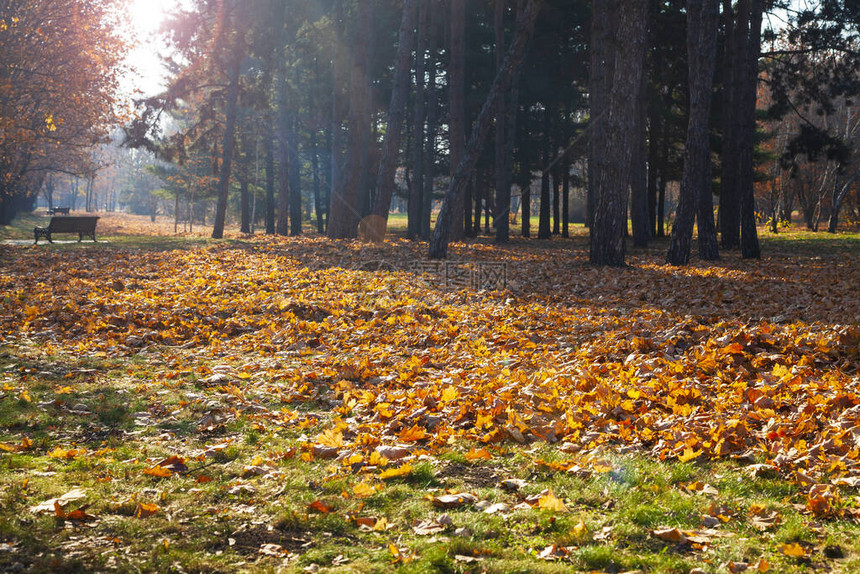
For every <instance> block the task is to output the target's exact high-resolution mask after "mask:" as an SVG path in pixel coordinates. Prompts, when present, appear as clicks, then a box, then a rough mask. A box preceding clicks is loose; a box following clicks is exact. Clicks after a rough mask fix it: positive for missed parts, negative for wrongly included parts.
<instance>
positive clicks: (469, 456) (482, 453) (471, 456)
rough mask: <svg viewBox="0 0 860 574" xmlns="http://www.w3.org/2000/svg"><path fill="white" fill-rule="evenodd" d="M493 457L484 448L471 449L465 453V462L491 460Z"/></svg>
mask: <svg viewBox="0 0 860 574" xmlns="http://www.w3.org/2000/svg"><path fill="white" fill-rule="evenodd" d="M492 459H493V455H492V454H490V451H488V450H487V449H485V448H480V449H474V448H473V449H472V450H470V451H469V452H467V453H466V460H492Z"/></svg>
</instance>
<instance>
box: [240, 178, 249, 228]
mask: <svg viewBox="0 0 860 574" xmlns="http://www.w3.org/2000/svg"><path fill="white" fill-rule="evenodd" d="M239 211H240V223H239V231H241V232H242V233H246V234H249V233H251V198H250V194H249V193H248V179H247V178H245V177H243V178H242V179H241V180H240V181H239Z"/></svg>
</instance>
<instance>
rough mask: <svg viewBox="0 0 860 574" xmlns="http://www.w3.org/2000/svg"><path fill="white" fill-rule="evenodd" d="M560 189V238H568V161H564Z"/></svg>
mask: <svg viewBox="0 0 860 574" xmlns="http://www.w3.org/2000/svg"><path fill="white" fill-rule="evenodd" d="M562 169H563V170H564V171H563V172H562V184H561V185H562V187H561V236H562V237H570V160H568V159H565V160H564V167H563V168H562Z"/></svg>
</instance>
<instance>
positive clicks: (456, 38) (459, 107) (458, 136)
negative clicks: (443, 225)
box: [448, 0, 471, 241]
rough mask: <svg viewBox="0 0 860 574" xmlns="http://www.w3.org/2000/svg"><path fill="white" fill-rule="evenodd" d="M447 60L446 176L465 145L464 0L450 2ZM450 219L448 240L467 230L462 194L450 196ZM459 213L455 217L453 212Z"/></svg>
mask: <svg viewBox="0 0 860 574" xmlns="http://www.w3.org/2000/svg"><path fill="white" fill-rule="evenodd" d="M450 14H451V17H450V18H451V21H450V48H449V51H450V59H449V62H448V97H449V106H450V110H449V115H448V120H449V124H450V125H449V126H448V130H449V132H448V133H449V138H450V142H449V146H450V152H449V153H450V158H449V159H450V163H451V166H450V176H451V177H452V178H453V177H454V172H455V171H456V170H457V166H459V165H460V160H461V159H462V158H463V151H464V149H465V147H466V0H451V1H450ZM453 201H454V203H453V205H452V208H451V209H452V213H453V214H454V218H453V219H452V220H451V239H452V240H453V241H460V240H462V239H463V238H464V237H465V235H466V231H467V227H468V228H471V223H469V224H468V225H467V224H466V221H467V220H469V215H468V213H466V212H467V211H469V210H467V209H466V205H468V203H467V202H466V198H465V194H460V195H458V196H457V197H455V198H454V200H453ZM458 213H461V214H463V217H459V216H458V215H457V214H458Z"/></svg>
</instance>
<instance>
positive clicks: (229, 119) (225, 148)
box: [212, 53, 242, 239]
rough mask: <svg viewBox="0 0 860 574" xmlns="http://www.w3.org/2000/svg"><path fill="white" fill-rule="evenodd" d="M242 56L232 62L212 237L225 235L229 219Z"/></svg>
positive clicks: (239, 55)
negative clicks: (228, 206)
mask: <svg viewBox="0 0 860 574" xmlns="http://www.w3.org/2000/svg"><path fill="white" fill-rule="evenodd" d="M241 64H242V57H241V54H239V53H237V54H235V55H234V58H233V61H232V62H231V63H230V69H229V70H228V77H229V78H230V86H229V87H228V89H227V107H226V110H225V115H226V122H225V125H224V142H223V144H222V146H221V147H222V156H221V170H220V173H219V174H218V206H217V208H216V209H215V222H214V224H213V226H212V239H221V238H222V237H224V224H225V223H226V221H227V199H228V197H229V194H230V174H231V168H232V166H233V149H234V147H235V145H236V139H235V137H234V136H235V132H236V116H237V115H238V102H239V74H240V71H241Z"/></svg>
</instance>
